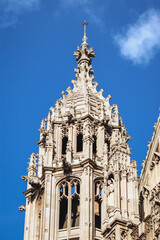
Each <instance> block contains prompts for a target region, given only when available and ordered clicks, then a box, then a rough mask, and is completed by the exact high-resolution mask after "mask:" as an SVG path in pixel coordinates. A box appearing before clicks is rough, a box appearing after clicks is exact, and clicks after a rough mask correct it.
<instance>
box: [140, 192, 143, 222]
mask: <svg viewBox="0 0 160 240" xmlns="http://www.w3.org/2000/svg"><path fill="white" fill-rule="evenodd" d="M139 215H140V221H141V222H142V221H143V219H144V197H143V194H142V191H141V192H140V196H139Z"/></svg>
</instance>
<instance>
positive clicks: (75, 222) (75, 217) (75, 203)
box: [71, 197, 80, 227]
mask: <svg viewBox="0 0 160 240" xmlns="http://www.w3.org/2000/svg"><path fill="white" fill-rule="evenodd" d="M79 216H80V204H79V199H78V197H74V198H72V216H71V224H72V225H71V226H72V227H77V226H79Z"/></svg>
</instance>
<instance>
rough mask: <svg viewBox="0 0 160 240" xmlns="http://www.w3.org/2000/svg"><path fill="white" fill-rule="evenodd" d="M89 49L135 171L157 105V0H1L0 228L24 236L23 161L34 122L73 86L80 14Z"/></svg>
mask: <svg viewBox="0 0 160 240" xmlns="http://www.w3.org/2000/svg"><path fill="white" fill-rule="evenodd" d="M85 19H86V20H87V22H88V23H89V25H88V27H87V36H88V42H89V45H90V47H92V46H93V47H94V51H95V52H96V58H95V59H93V69H94V70H95V81H97V82H98V83H99V87H98V89H99V90H100V89H101V88H103V89H104V93H103V95H104V96H105V97H107V96H108V94H110V95H111V96H112V99H111V103H112V104H113V103H115V104H118V106H119V111H120V116H122V118H123V121H124V124H125V125H126V127H127V130H128V134H129V135H131V136H132V140H131V141H130V146H131V148H132V155H131V158H132V159H136V160H137V163H138V170H139V172H140V170H141V163H142V160H143V159H145V156H146V152H147V144H148V141H150V140H151V137H152V133H153V125H154V123H155V122H156V121H157V118H158V114H159V112H158V109H159V107H160V97H159V89H160V80H159V78H160V2H159V0H141V1H139V0H129V1H128V0H101V1H99V0H92V1H91V0H81V1H80V0H52V1H51V0H1V1H0V91H1V93H0V98H1V99H0V108H1V118H0V126H1V131H0V157H1V172H0V188H1V191H0V228H1V236H2V238H3V239H6V240H10V239H15V240H20V239H23V228H24V227H23V226H24V213H21V212H18V206H19V205H21V204H25V197H24V195H23V194H22V192H23V191H24V190H25V189H26V184H25V183H24V182H23V181H22V180H21V175H24V174H26V169H27V162H28V158H29V156H30V154H31V153H32V152H35V153H37V152H38V147H37V144H36V142H37V141H38V139H39V132H38V129H39V126H40V121H41V119H42V118H44V117H46V115H47V113H48V111H49V108H50V107H51V106H54V104H55V101H56V99H58V98H60V97H61V92H62V91H63V90H66V89H67V87H68V86H72V84H71V80H72V79H75V73H74V68H75V67H76V61H75V57H74V56H73V52H74V51H75V50H76V47H77V46H78V45H80V44H81V42H82V37H83V27H82V25H81V23H82V22H83V20H85Z"/></svg>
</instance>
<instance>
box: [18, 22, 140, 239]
mask: <svg viewBox="0 0 160 240" xmlns="http://www.w3.org/2000/svg"><path fill="white" fill-rule="evenodd" d="M83 25H84V37H83V42H82V44H81V46H80V47H77V51H76V52H74V55H75V56H76V60H77V68H76V69H75V72H76V80H72V84H73V89H71V88H70V87H68V88H67V90H66V92H67V94H66V93H65V92H62V98H60V99H59V100H57V101H56V103H55V107H54V108H53V107H51V108H50V111H49V113H48V116H47V118H45V119H43V120H42V122H41V126H40V129H39V132H40V140H39V141H38V146H39V152H38V153H37V154H34V153H32V154H31V157H30V161H29V167H28V169H27V170H28V175H27V176H23V177H22V179H24V180H25V181H27V190H26V191H25V192H24V194H25V196H26V206H22V207H21V208H25V210H26V212H25V229H24V240H69V239H72V240H78V239H80V240H93V239H94V240H100V239H108V240H109V239H110V240H111V239H117V240H119V239H127V240H129V239H132V238H131V235H130V234H131V232H132V231H133V228H134V227H136V226H137V224H138V223H139V215H138V177H137V165H136V161H135V160H132V161H131V159H130V148H129V145H128V140H129V139H130V136H128V135H127V131H126V127H125V125H124V124H123V121H122V118H121V117H119V112H118V106H117V105H116V104H113V105H110V103H109V101H110V98H111V96H110V95H108V96H107V97H106V98H105V97H104V96H103V95H102V94H103V90H102V89H101V90H100V91H99V92H98V91H97V90H96V88H97V86H98V83H97V82H95V81H93V80H94V75H93V74H94V71H93V69H92V65H91V63H92V58H93V57H95V53H94V52H93V48H89V45H88V43H87V37H86V25H87V23H86V22H84V23H83Z"/></svg>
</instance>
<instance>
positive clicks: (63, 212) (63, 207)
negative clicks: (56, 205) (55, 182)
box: [59, 182, 68, 229]
mask: <svg viewBox="0 0 160 240" xmlns="http://www.w3.org/2000/svg"><path fill="white" fill-rule="evenodd" d="M59 191H60V211H59V229H63V228H67V221H68V184H67V182H63V183H62V184H61V185H60V188H59Z"/></svg>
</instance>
